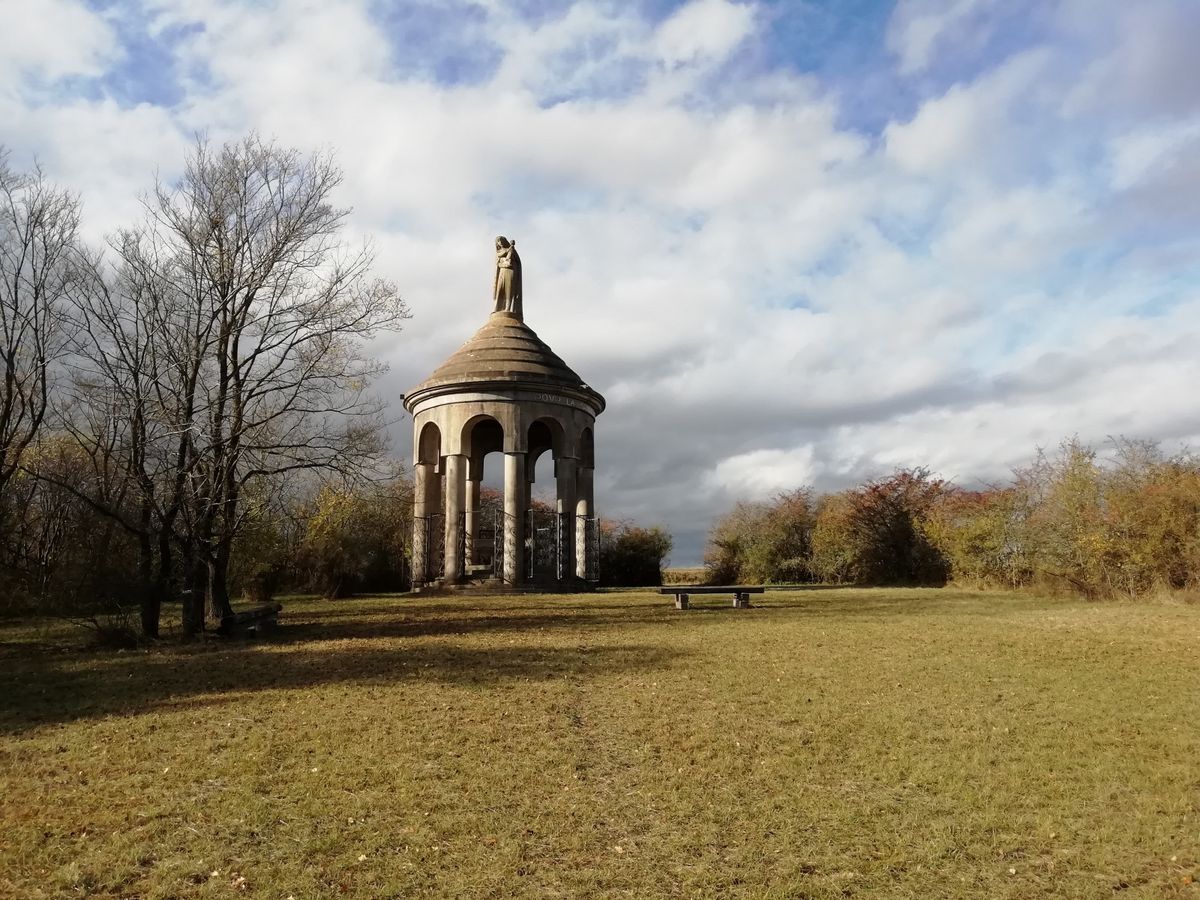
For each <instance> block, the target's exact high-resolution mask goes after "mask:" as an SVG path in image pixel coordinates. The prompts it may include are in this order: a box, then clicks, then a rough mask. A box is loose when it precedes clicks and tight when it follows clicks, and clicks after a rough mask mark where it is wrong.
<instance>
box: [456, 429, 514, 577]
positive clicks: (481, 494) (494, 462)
mask: <svg viewBox="0 0 1200 900" xmlns="http://www.w3.org/2000/svg"><path fill="white" fill-rule="evenodd" d="M462 452H463V455H464V456H465V457H466V458H467V473H466V477H467V483H466V491H465V497H464V499H465V510H464V520H463V564H464V569H465V572H466V574H467V575H468V577H470V576H481V575H491V576H496V577H499V576H500V575H501V569H502V567H503V560H504V491H503V488H504V465H503V453H504V427H503V426H502V425H501V424H500V423H499V422H498V421H497V420H496V419H494V418H492V417H491V416H475V417H474V418H472V419H470V420H469V421H467V422H466V424H464V425H463V431H462Z"/></svg>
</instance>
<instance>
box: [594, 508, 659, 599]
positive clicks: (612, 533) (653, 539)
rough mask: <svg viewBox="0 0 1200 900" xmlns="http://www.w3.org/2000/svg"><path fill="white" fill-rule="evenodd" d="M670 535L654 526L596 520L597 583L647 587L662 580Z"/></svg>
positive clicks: (607, 585)
mask: <svg viewBox="0 0 1200 900" xmlns="http://www.w3.org/2000/svg"><path fill="white" fill-rule="evenodd" d="M671 543H672V542H671V536H670V535H669V534H667V532H666V531H664V530H663V529H662V528H659V527H657V526H655V527H651V528H643V527H640V526H637V525H633V524H631V523H628V522H613V521H611V520H603V521H601V523H600V584H601V585H603V586H605V587H647V586H657V585H660V584H662V577H663V574H662V570H663V565H664V564H665V563H666V559H667V556H668V555H669V554H670V552H671Z"/></svg>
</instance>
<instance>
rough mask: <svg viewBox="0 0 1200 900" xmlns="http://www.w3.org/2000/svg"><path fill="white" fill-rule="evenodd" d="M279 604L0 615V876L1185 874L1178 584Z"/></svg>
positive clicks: (894, 878) (275, 886)
mask: <svg viewBox="0 0 1200 900" xmlns="http://www.w3.org/2000/svg"><path fill="white" fill-rule="evenodd" d="M697 600H698V606H697V607H696V608H693V609H692V610H690V611H687V612H679V611H676V610H675V609H673V608H672V605H671V602H670V598H662V597H659V596H657V595H651V594H649V593H629V592H622V593H613V594H599V595H585V596H571V597H538V596H519V597H501V598H487V599H473V598H465V597H463V598H435V599H406V598H369V599H361V600H351V601H339V602H333V603H326V602H316V601H288V602H286V605H285V613H284V617H283V620H282V625H281V628H280V630H279V631H278V632H277V634H276V635H275V636H274V637H272V638H271V639H269V640H262V641H257V642H253V641H252V642H248V643H238V644H233V645H230V644H224V643H217V644H211V645H206V646H195V647H182V648H181V647H168V648H164V649H161V650H155V651H150V652H126V653H116V652H97V651H82V650H79V649H63V643H64V641H65V635H64V634H63V633H62V632H61V631H40V630H38V629H36V628H31V627H28V626H21V627H12V628H7V629H5V630H4V631H3V632H2V633H0V640H3V641H4V643H0V672H2V673H3V675H2V677H3V681H4V684H3V685H2V687H3V698H4V699H3V707H2V709H0V796H2V798H3V799H2V801H0V896H14V897H40V896H47V897H57V896H63V897H67V896H111V897H127V896H137V897H175V896H204V897H220V896H230V895H233V894H238V893H242V892H244V893H245V894H248V895H252V896H262V897H278V898H285V897H287V896H289V895H291V896H294V897H295V898H306V897H318V896H329V895H350V896H358V897H385V896H429V897H435V896H436V897H444V896H461V897H479V896H485V897H487V896H490V897H507V896H530V897H545V896H563V897H580V896H633V897H659V896H661V897H675V896H680V897H682V896H689V897H690V896H770V897H843V896H886V897H922V898H925V897H962V896H970V897H1014V898H1015V897H1035V896H1036V897H1042V896H1055V897H1108V896H1112V895H1113V894H1114V892H1118V893H1122V892H1125V891H1126V890H1128V891H1129V893H1125V894H1123V895H1124V896H1130V895H1136V896H1169V897H1170V896H1177V897H1195V896H1197V895H1198V891H1197V888H1196V886H1195V885H1194V883H1193V879H1195V878H1197V877H1200V716H1198V715H1197V713H1198V711H1200V702H1198V698H1200V610H1197V609H1196V608H1195V607H1190V606H1181V605H1166V604H1144V605H1133V604H1118V603H1110V604H1088V603H1084V602H1079V601H1065V600H1047V599H1041V598H1036V597H1027V596H1020V595H1005V594H977V593H968V592H955V591H950V590H943V591H936V590H911V591H899V590H897V591H883V590H878V591H863V590H811V591H796V592H781V593H776V592H771V593H768V594H766V595H765V596H764V597H762V598H756V604H757V606H756V608H755V609H751V610H734V609H732V608H729V607H728V606H727V605H726V604H727V601H726V600H725V599H724V598H716V597H713V598H697Z"/></svg>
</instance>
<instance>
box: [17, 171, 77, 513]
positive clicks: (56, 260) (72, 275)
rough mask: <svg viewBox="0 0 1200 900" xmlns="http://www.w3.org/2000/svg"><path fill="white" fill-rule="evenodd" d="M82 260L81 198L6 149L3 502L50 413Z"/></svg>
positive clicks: (67, 347)
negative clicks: (20, 164)
mask: <svg viewBox="0 0 1200 900" xmlns="http://www.w3.org/2000/svg"><path fill="white" fill-rule="evenodd" d="M80 261H81V255H80V241H79V200H78V198H77V197H75V196H74V195H72V194H70V193H67V192H66V191H63V190H59V189H57V188H55V187H54V186H53V185H51V184H49V183H48V182H47V181H46V179H45V178H44V177H43V175H42V173H41V171H40V170H35V171H34V172H33V174H26V173H20V172H16V171H14V170H13V169H12V168H10V167H9V165H8V154H7V152H6V151H4V150H3V148H0V500H3V497H4V493H5V487H6V486H7V485H8V483H9V482H10V481H11V480H12V477H13V475H14V474H15V473H16V471H17V468H18V467H19V466H20V461H21V456H22V454H24V452H25V451H26V450H27V449H28V448H29V446H30V444H32V443H33V441H34V440H35V439H36V438H37V436H38V433H39V431H40V430H41V428H42V425H43V424H44V422H45V420H46V416H47V414H48V412H49V408H50V403H51V394H52V387H53V385H54V382H55V373H56V369H57V365H58V363H59V362H60V361H61V359H62V358H63V356H64V355H65V354H66V353H67V352H68V349H69V346H70V338H71V335H70V333H69V329H68V328H67V320H66V316H65V304H66V302H67V301H68V300H69V299H70V298H71V297H72V296H73V295H74V294H75V293H76V292H77V290H78V289H79V287H80V283H81V279H82V278H83V277H84V275H85V274H86V266H81V265H80Z"/></svg>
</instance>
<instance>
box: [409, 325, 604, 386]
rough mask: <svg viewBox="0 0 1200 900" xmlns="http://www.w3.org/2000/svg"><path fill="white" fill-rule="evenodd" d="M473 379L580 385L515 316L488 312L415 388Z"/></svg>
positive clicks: (576, 378)
mask: <svg viewBox="0 0 1200 900" xmlns="http://www.w3.org/2000/svg"><path fill="white" fill-rule="evenodd" d="M476 381H526V382H528V381H533V382H540V383H544V384H547V385H559V386H563V387H573V388H576V389H578V388H580V387H582V386H583V379H582V378H580V377H579V376H578V375H577V374H575V372H574V371H573V370H572V369H571V367H570V366H568V365H567V364H566V363H565V362H563V361H562V359H561V358H560V357H559V356H558V354H556V353H555V352H554V351H553V350H551V349H550V348H549V347H548V346H547V345H546V343H545V342H544V341H543V340H542V339H541V338H539V337H538V336H537V334H536V332H534V330H533V329H532V328H530V327H529V326H528V325H526V324H525V323H524V322H522V321H521V320H520V319H518V318H517V317H516V316H515V315H512V314H509V313H503V312H499V313H492V315H490V316H489V317H488V320H487V321H486V322H485V323H484V325H483V327H482V328H480V329H479V330H478V331H476V332H475V334H474V335H472V336H471V338H470V339H469V340H468V341H467V342H466V343H465V344H463V345H462V346H461V347H459V348H458V350H456V351H455V352H454V353H453V354H451V355H450V357H449V358H448V359H447V360H446V361H445V362H443V363H442V364H441V365H440V366H438V367H437V369H435V370H434V372H433V374H432V375H430V376H429V377H428V378H427V379H425V381H424V382H422V383H421V385H420V386H419V387H418V388H417V390H422V389H424V388H432V387H438V386H441V385H447V384H457V383H470V382H476Z"/></svg>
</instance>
